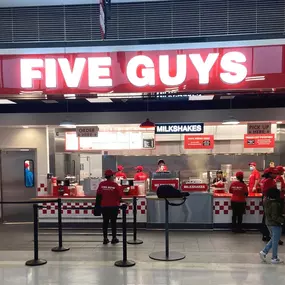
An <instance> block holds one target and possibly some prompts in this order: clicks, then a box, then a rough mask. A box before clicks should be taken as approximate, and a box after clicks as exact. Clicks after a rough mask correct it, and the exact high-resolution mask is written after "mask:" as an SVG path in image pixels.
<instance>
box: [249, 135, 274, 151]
mask: <svg viewBox="0 0 285 285" xmlns="http://www.w3.org/2000/svg"><path fill="white" fill-rule="evenodd" d="M274 147H275V135H274V134H260V135H256V134H253V135H249V134H246V135H244V148H274Z"/></svg>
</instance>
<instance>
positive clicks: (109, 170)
mask: <svg viewBox="0 0 285 285" xmlns="http://www.w3.org/2000/svg"><path fill="white" fill-rule="evenodd" d="M114 174H115V173H114V172H113V170H111V169H108V170H106V171H105V176H113V175H114Z"/></svg>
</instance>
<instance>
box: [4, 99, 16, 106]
mask: <svg viewBox="0 0 285 285" xmlns="http://www.w3.org/2000/svg"><path fill="white" fill-rule="evenodd" d="M0 104H4V105H7V104H17V103H15V102H14V101H11V100H8V99H0Z"/></svg>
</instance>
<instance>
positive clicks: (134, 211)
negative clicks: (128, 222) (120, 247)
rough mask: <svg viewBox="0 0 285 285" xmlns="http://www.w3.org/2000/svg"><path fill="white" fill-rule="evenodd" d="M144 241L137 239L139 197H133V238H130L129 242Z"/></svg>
mask: <svg viewBox="0 0 285 285" xmlns="http://www.w3.org/2000/svg"><path fill="white" fill-rule="evenodd" d="M142 243H143V241H142V240H140V239H137V197H133V239H132V240H128V244H142Z"/></svg>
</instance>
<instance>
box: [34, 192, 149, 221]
mask: <svg viewBox="0 0 285 285" xmlns="http://www.w3.org/2000/svg"><path fill="white" fill-rule="evenodd" d="M128 200H130V199H129V198H128ZM39 202H40V199H39ZM40 205H42V206H44V208H42V209H39V221H40V222H41V223H56V222H57V209H58V207H57V203H53V202H51V203H42V204H40ZM94 206H95V198H94V199H92V198H63V199H62V222H63V223H72V222H76V223H80V222H82V223H102V217H95V216H94V215H93V210H91V209H90V210H84V209H83V208H86V207H94ZM69 208H79V209H69ZM80 208H82V209H80ZM146 211H147V205H146V199H145V198H138V201H137V221H138V223H146V216H147V212H146ZM121 217H122V211H120V213H119V218H121ZM127 221H128V222H132V221H133V205H132V204H129V205H128V208H127Z"/></svg>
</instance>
